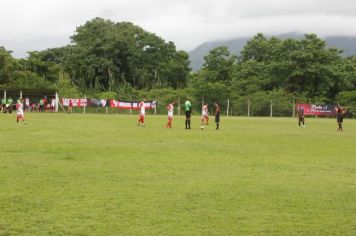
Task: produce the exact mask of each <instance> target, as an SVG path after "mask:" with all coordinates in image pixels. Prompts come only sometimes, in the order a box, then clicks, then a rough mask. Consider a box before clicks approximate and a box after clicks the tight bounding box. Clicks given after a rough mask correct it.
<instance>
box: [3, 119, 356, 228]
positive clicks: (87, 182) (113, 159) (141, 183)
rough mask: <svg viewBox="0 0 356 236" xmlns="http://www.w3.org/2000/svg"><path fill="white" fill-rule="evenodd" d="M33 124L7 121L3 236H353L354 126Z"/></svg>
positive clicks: (314, 122)
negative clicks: (169, 126)
mask: <svg viewBox="0 0 356 236" xmlns="http://www.w3.org/2000/svg"><path fill="white" fill-rule="evenodd" d="M26 118H27V121H28V122H29V124H28V125H23V124H21V125H17V124H16V121H15V114H11V115H9V114H0V147H1V148H0V235H17V234H19V235H51V234H52V235H356V120H349V119H345V121H344V132H337V131H336V129H337V124H336V121H335V120H334V119H308V118H307V119H306V125H307V127H306V128H298V127H297V121H296V120H295V119H291V118H225V117H222V122H221V130H219V131H216V130H215V125H214V124H213V123H211V124H210V126H208V127H207V128H206V129H205V130H200V129H199V126H200V121H199V120H200V117H193V121H192V128H193V129H192V130H185V129H184V118H183V117H175V118H174V121H173V129H165V128H164V126H165V124H166V116H147V118H146V127H138V126H137V116H123V115H103V114H101V115H95V114H70V115H69V114H48V113H46V114H38V113H36V114H31V113H26ZM212 118H213V117H212Z"/></svg>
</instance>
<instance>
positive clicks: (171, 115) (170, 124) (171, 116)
mask: <svg viewBox="0 0 356 236" xmlns="http://www.w3.org/2000/svg"><path fill="white" fill-rule="evenodd" d="M167 110H168V123H167V125H166V128H172V120H173V111H174V102H172V103H170V104H169V105H168V106H167Z"/></svg>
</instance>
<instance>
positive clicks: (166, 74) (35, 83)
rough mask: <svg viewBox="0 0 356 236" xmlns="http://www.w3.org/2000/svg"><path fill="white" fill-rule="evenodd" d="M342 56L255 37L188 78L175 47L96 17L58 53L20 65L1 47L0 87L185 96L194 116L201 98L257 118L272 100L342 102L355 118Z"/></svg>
mask: <svg viewBox="0 0 356 236" xmlns="http://www.w3.org/2000/svg"><path fill="white" fill-rule="evenodd" d="M341 53H342V51H340V50H339V49H337V48H329V47H328V46H327V45H326V42H325V41H324V40H322V39H320V38H318V37H317V35H315V34H307V35H305V36H304V38H302V39H278V38H276V37H266V36H264V35H263V34H257V35H256V36H254V37H253V38H251V40H249V41H248V42H247V44H246V46H245V47H244V49H243V50H242V51H241V53H240V55H232V54H231V53H230V52H229V50H228V48H227V47H218V48H215V49H213V50H212V51H210V52H209V54H208V55H206V56H205V57H204V61H205V63H204V65H203V67H202V68H201V69H200V70H199V71H198V72H195V73H193V72H192V71H191V69H190V68H189V56H188V54H187V53H186V52H184V51H180V50H177V49H176V47H175V45H174V43H173V42H166V41H165V40H164V39H162V38H160V37H158V36H157V35H155V34H154V33H150V32H147V31H145V30H144V29H142V28H141V27H139V26H137V25H134V24H132V23H130V22H113V21H110V20H106V19H102V18H94V19H92V20H90V21H88V22H86V23H85V24H84V25H81V26H79V27H77V28H76V31H75V33H74V35H72V36H71V43H70V44H69V45H67V46H64V47H60V48H51V49H47V50H43V51H34V52H29V53H28V56H27V57H26V58H23V59H16V58H14V57H12V55H11V51H8V50H6V49H5V48H4V47H0V86H1V87H2V88H18V89H25V88H41V89H46V88H50V89H58V90H59V92H60V94H62V95H63V96H81V95H83V94H86V95H87V96H88V97H90V96H92V97H97V98H119V99H132V98H136V99H139V98H140V97H142V96H145V97H146V98H151V99H155V98H157V97H159V98H160V100H161V101H162V102H163V103H165V102H171V101H170V100H172V101H173V100H177V98H181V99H184V97H185V96H188V95H189V96H191V97H192V99H193V101H194V100H195V101H196V103H195V104H197V105H196V109H198V106H199V105H198V104H200V102H198V101H200V100H201V99H202V98H203V99H204V100H205V101H208V102H211V103H212V102H219V103H221V104H222V108H225V103H226V100H227V99H229V100H230V101H231V104H233V105H234V104H235V106H236V107H237V108H240V109H243V107H244V106H245V104H246V101H247V100H248V101H252V103H253V104H254V110H255V114H256V115H262V114H264V113H263V109H265V108H264V107H265V105H264V103H266V102H268V101H269V100H272V99H273V101H275V102H277V103H280V107H285V109H284V110H285V111H287V110H288V111H290V107H289V105H288V104H290V103H291V101H293V100H295V101H297V102H311V103H320V104H326V103H334V104H335V103H341V104H344V105H345V106H348V107H349V108H350V111H351V112H353V113H354V114H356V57H355V56H354V57H347V58H346V57H343V56H342V55H341ZM193 104H194V103H193ZM282 110H283V109H281V114H280V115H284V113H283V111H282ZM239 112H240V113H242V110H241V111H239V109H237V110H236V113H237V114H239Z"/></svg>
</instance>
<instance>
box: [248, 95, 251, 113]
mask: <svg viewBox="0 0 356 236" xmlns="http://www.w3.org/2000/svg"><path fill="white" fill-rule="evenodd" d="M250 106H251V102H250V99H248V101H247V116H248V117H250Z"/></svg>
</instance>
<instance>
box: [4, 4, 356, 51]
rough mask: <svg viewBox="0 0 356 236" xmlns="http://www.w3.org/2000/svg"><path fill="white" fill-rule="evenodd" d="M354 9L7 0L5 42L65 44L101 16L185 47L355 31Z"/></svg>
mask: <svg viewBox="0 0 356 236" xmlns="http://www.w3.org/2000/svg"><path fill="white" fill-rule="evenodd" d="M355 12H356V1H353V0H338V1H336V0H329V1H325V0H249V1H245V0H219V1H217V0H205V1H202V0H195V1H191V0H180V1H176V0H175V1H173V0H149V1H148V0H131V1H124V0H91V1H86V0H31V1H28V0H3V1H2V4H1V14H0V22H1V24H0V45H1V46H5V47H6V48H7V49H8V50H13V51H14V55H15V56H25V52H26V51H31V50H43V49H46V48H52V47H58V46H64V45H66V44H68V43H69V42H70V40H69V37H70V36H71V35H73V33H74V31H75V27H77V26H79V25H82V24H84V23H85V22H86V21H87V20H90V19H92V18H94V17H97V16H98V17H103V18H107V19H111V20H113V21H131V22H133V23H134V24H137V25H139V26H141V27H143V28H144V29H146V30H148V31H150V32H153V33H156V34H157V35H158V36H161V37H163V38H164V39H165V40H167V41H168V40H169V41H173V42H174V43H175V44H176V45H177V48H179V49H184V50H190V49H193V48H194V47H196V46H198V45H199V44H200V43H203V42H205V41H208V40H214V39H221V38H232V37H236V36H250V35H254V34H256V33H257V32H263V33H267V34H278V33H286V32H296V31H297V32H314V33H317V34H318V35H320V36H327V35H356V30H355V29H356V15H355Z"/></svg>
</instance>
